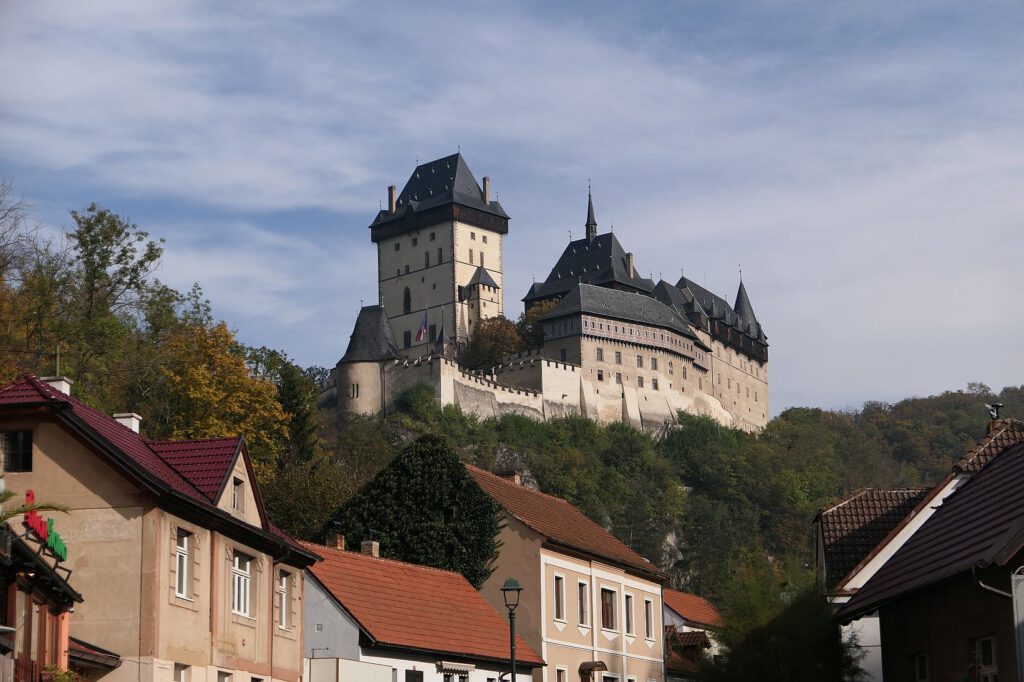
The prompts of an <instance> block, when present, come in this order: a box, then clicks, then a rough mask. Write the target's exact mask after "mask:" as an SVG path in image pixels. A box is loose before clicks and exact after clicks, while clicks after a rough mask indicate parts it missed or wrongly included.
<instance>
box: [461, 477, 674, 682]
mask: <svg viewBox="0 0 1024 682" xmlns="http://www.w3.org/2000/svg"><path fill="white" fill-rule="evenodd" d="M466 469H467V470H468V471H469V473H470V475H471V476H472V477H473V479H474V480H475V481H476V483H477V484H478V485H479V486H480V488H481V489H482V490H483V491H484V492H485V493H487V494H488V495H490V496H491V497H492V498H493V499H494V500H495V501H496V502H497V503H498V504H499V505H500V507H501V510H502V515H503V519H504V522H505V523H504V527H503V528H502V530H501V531H500V534H499V538H498V539H499V550H498V555H497V558H496V559H495V562H494V566H495V571H494V573H493V574H492V575H491V577H490V578H488V580H487V581H486V582H485V583H484V585H483V587H482V588H481V594H483V596H484V597H485V598H486V599H487V600H488V601H489V602H490V603H491V605H492V606H494V607H495V608H496V609H499V610H500V609H501V608H503V606H502V604H503V598H502V594H501V586H502V584H503V583H504V581H505V580H506V579H507V578H516V579H517V580H518V581H519V582H520V583H521V584H522V586H523V588H524V589H523V592H522V597H521V599H520V605H519V610H518V611H517V613H518V622H519V626H518V627H519V631H520V632H522V634H523V636H524V638H525V639H526V641H527V642H528V643H529V644H530V645H531V646H532V647H533V648H534V649H536V650H538V651H540V653H541V656H542V657H543V658H544V660H545V661H546V662H547V667H545V668H543V669H538V670H536V671H535V672H534V680H535V682H569V680H572V681H573V682H576V681H577V680H593V681H594V682H663V681H664V679H665V672H664V629H663V623H662V619H663V617H662V603H661V601H662V600H661V593H662V586H663V585H664V583H665V582H666V578H667V576H666V575H665V574H664V573H663V572H662V571H660V570H658V569H657V568H656V567H654V566H653V565H652V564H651V563H650V562H649V561H647V560H646V559H644V558H643V557H641V556H640V555H639V554H637V553H636V552H634V551H633V550H632V549H630V548H629V547H627V546H626V545H625V544H623V543H622V542H620V541H619V540H618V539H616V538H615V537H614V536H613V535H612V534H611V533H609V532H608V531H606V530H605V529H604V528H602V527H601V526H599V525H598V524H596V523H594V522H593V521H591V520H590V519H588V518H587V517H586V516H585V515H584V514H583V513H582V512H581V511H580V510H578V509H577V508H576V507H574V506H572V505H571V504H569V503H568V502H567V501H565V500H563V499H560V498H557V497H553V496H551V495H546V494H544V493H541V492H538V491H536V490H532V489H530V488H527V487H525V486H523V485H522V484H521V481H520V480H519V479H518V477H513V479H512V480H509V479H506V478H504V477H501V476H496V475H494V474H491V473H488V472H486V471H484V470H483V469H479V468H477V467H474V466H471V465H468V464H467V465H466Z"/></svg>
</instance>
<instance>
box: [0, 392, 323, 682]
mask: <svg viewBox="0 0 1024 682" xmlns="http://www.w3.org/2000/svg"><path fill="white" fill-rule="evenodd" d="M69 393H70V381H69V380H67V379H62V378H57V379H53V380H48V382H46V381H41V380H39V379H37V378H36V377H33V376H27V377H25V378H23V379H20V380H18V381H16V382H14V383H13V384H10V385H8V386H5V387H3V388H0V434H2V436H3V439H4V442H5V443H6V445H5V448H4V467H5V481H6V483H7V485H8V486H10V487H11V488H13V489H17V490H29V489H32V490H36V491H39V492H40V494H42V492H43V491H45V499H46V500H48V501H52V502H56V503H61V504H64V505H66V506H67V507H68V509H69V513H68V514H67V515H62V516H61V518H60V528H61V534H62V535H63V536H64V537H65V538H67V543H66V544H67V561H66V565H67V567H68V568H70V569H71V570H72V571H73V572H74V573H73V575H74V580H75V586H76V589H78V590H80V591H81V592H82V593H83V594H84V595H86V599H85V601H84V602H83V603H81V604H79V605H77V606H76V609H75V612H74V613H73V614H71V616H70V618H69V629H70V634H71V635H72V636H73V637H75V638H79V641H80V642H83V643H84V642H88V643H89V645H83V646H82V647H79V649H80V652H81V653H82V655H83V656H90V657H92V659H102V658H103V657H104V656H105V655H107V654H113V655H118V656H120V657H121V665H120V666H119V667H117V668H116V669H114V670H111V671H109V672H105V671H96V672H95V673H91V674H95V675H96V676H97V677H102V679H104V680H110V681H112V682H117V681H118V680H135V681H136V682H137V681H139V680H142V681H148V680H153V681H156V680H161V681H170V680H175V682H200V681H203V682H214V681H215V680H216V682H256V681H260V682H270V681H272V680H281V681H283V682H284V681H287V682H298V680H299V679H300V677H301V675H302V636H303V632H302V618H301V600H302V594H303V569H304V568H305V567H307V566H309V565H310V564H312V563H313V562H314V561H315V560H316V559H317V556H316V555H315V554H314V553H313V552H311V551H309V550H308V549H306V548H304V547H302V546H301V545H299V544H297V543H296V542H294V541H292V540H291V539H290V538H288V537H287V536H286V535H285V534H283V533H281V532H280V531H278V530H277V529H276V528H275V527H274V526H273V525H271V523H270V522H269V520H268V519H267V516H266V513H265V511H264V508H263V502H262V500H261V497H260V491H259V487H258V485H257V483H256V480H255V477H254V476H253V469H252V464H251V462H250V460H249V454H248V451H247V449H246V446H245V441H244V439H243V438H241V437H234V438H218V439H207V440H188V441H171V442H156V441H152V440H148V439H146V438H144V437H142V436H141V435H140V433H139V421H140V418H139V417H138V415H136V414H132V413H125V414H119V415H115V416H114V417H111V416H108V415H106V414H103V413H102V412H100V411H98V410H96V409H95V408H93V407H91V406H89V405H87V404H85V403H84V402H82V401H80V400H78V399H76V398H73V397H71V396H70V395H69ZM12 444H16V445H12ZM88 647H92V648H91V649H90V650H86V649H87V648H88Z"/></svg>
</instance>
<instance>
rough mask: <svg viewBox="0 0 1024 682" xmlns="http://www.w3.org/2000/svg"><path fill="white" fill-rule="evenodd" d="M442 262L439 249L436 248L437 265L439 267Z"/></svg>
mask: <svg viewBox="0 0 1024 682" xmlns="http://www.w3.org/2000/svg"><path fill="white" fill-rule="evenodd" d="M443 262H444V256H442V255H441V247H440V246H439V247H437V263H438V265H440V264H441V263H443Z"/></svg>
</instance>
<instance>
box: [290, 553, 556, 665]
mask: <svg viewBox="0 0 1024 682" xmlns="http://www.w3.org/2000/svg"><path fill="white" fill-rule="evenodd" d="M302 545H303V546H304V547H306V549H307V550H309V551H312V552H313V553H315V554H319V555H320V556H322V557H323V558H324V560H323V561H322V562H321V563H319V564H316V565H315V566H313V567H312V568H310V569H309V570H310V571H311V572H312V573H313V575H314V576H315V577H316V579H317V580H319V581H320V583H321V584H322V585H323V586H324V587H325V588H327V590H328V591H329V592H330V593H331V594H333V595H334V598H335V599H336V600H337V601H338V603H340V604H341V606H342V607H343V608H344V609H345V611H346V612H348V613H349V615H351V616H352V617H353V618H354V619H355V620H356V621H357V622H358V623H359V625H360V627H361V628H362V629H363V630H364V631H365V632H366V634H367V635H369V637H370V638H371V639H372V640H373V641H374V642H375V643H376V644H379V645H381V646H387V647H396V648H401V649H413V650H419V651H430V652H433V653H437V654H444V655H451V656H462V657H465V658H476V659H486V660H496V661H505V660H508V656H509V648H508V621H507V620H506V619H505V618H504V617H503V616H501V615H499V614H498V612H497V611H495V610H494V608H493V607H491V605H490V604H488V603H487V601H486V600H485V599H484V598H483V597H482V596H480V593H478V592H477V591H476V590H474V589H473V586H472V585H470V584H469V582H468V581H467V580H466V579H465V578H464V577H462V576H461V575H460V574H458V573H453V572H451V571H443V570H440V569H437V568H428V567H426V566H417V565H416V564H408V563H405V562H402V561H394V560H392V559H380V558H376V557H371V556H366V555H363V554H360V553H358V552H346V551H345V550H340V549H335V548H332V547H324V546H322V545H314V544H312V543H307V542H303V543H302ZM516 660H518V661H519V662H521V663H523V664H525V665H532V666H541V665H544V661H543V659H542V658H541V657H540V656H539V655H538V654H537V652H535V651H534V650H533V649H532V648H530V645H529V644H527V643H526V641H525V640H523V638H522V637H521V636H519V635H517V638H516Z"/></svg>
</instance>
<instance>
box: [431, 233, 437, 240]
mask: <svg viewBox="0 0 1024 682" xmlns="http://www.w3.org/2000/svg"><path fill="white" fill-rule="evenodd" d="M436 237H437V235H436V234H435V233H433V232H431V233H430V241H434V239H435V238H436Z"/></svg>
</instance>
